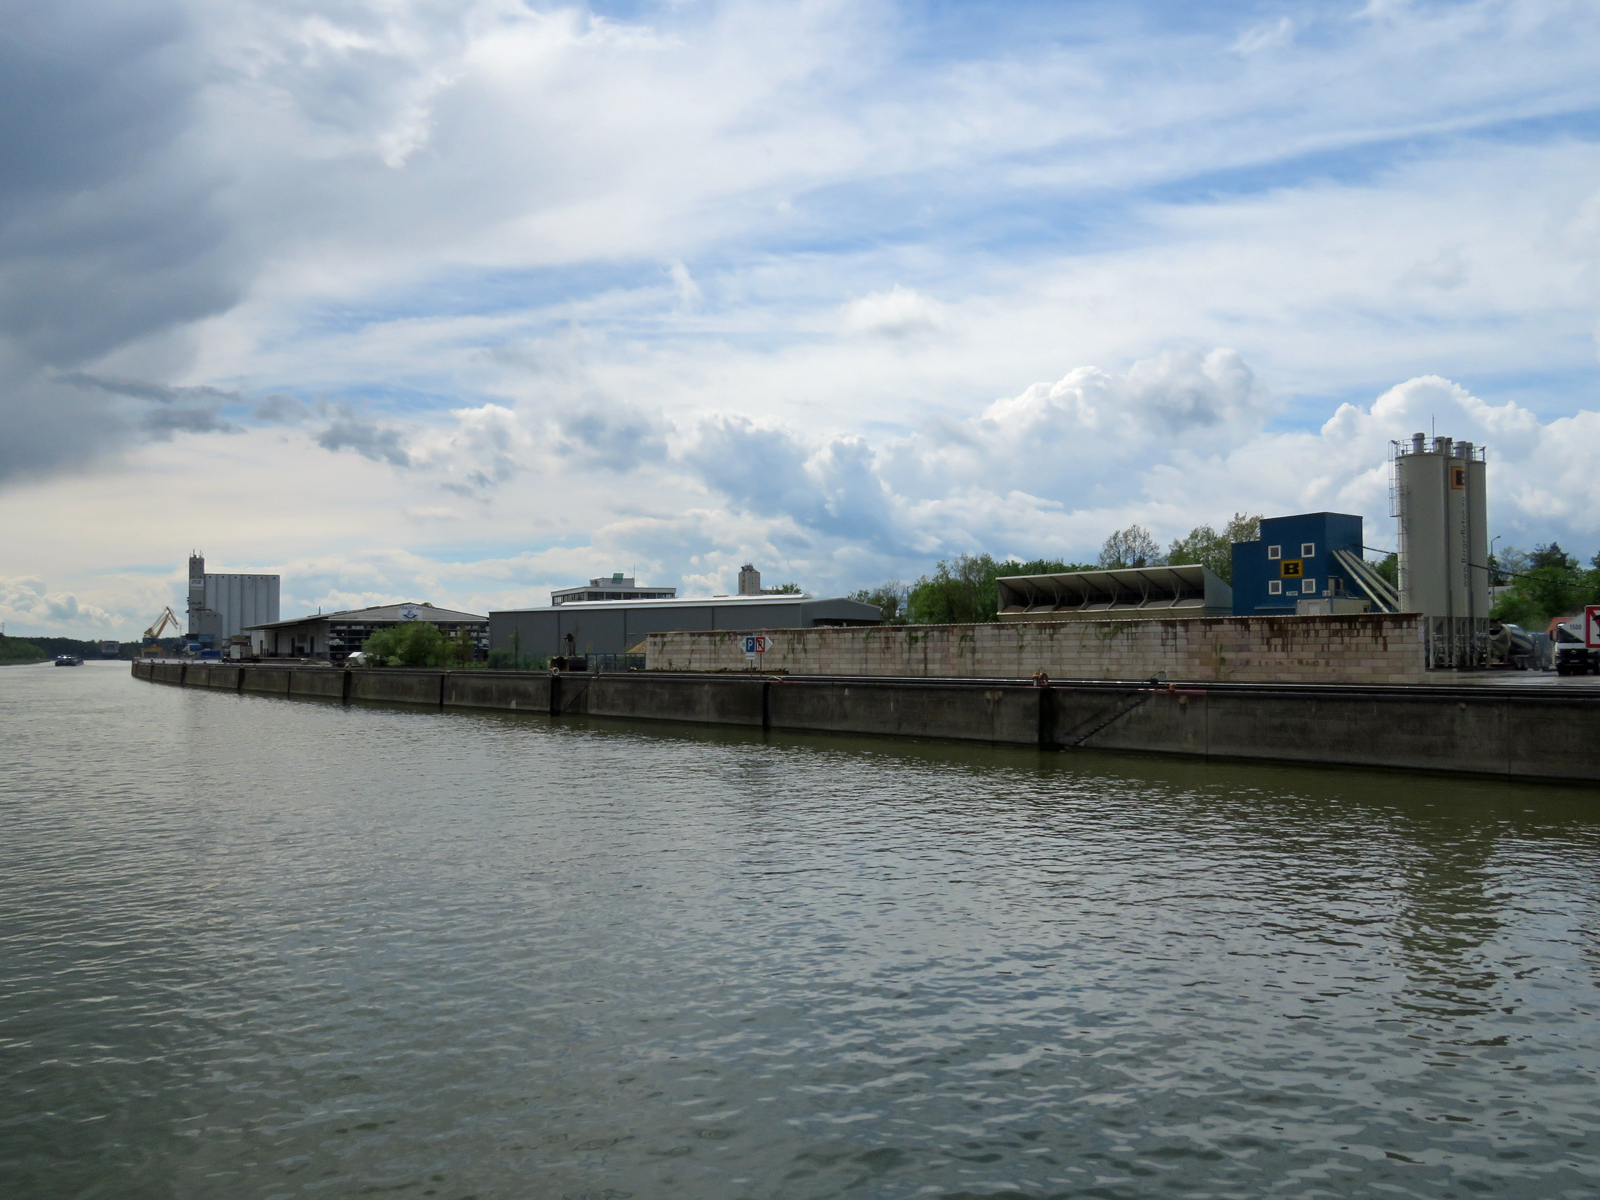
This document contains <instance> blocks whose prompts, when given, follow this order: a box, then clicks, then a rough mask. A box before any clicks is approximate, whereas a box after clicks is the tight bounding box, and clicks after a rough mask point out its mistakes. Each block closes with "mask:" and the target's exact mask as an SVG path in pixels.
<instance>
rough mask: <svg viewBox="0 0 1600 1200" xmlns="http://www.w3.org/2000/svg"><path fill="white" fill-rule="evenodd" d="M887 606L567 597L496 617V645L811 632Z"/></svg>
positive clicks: (546, 649)
mask: <svg viewBox="0 0 1600 1200" xmlns="http://www.w3.org/2000/svg"><path fill="white" fill-rule="evenodd" d="M882 620H883V613H882V610H880V609H879V608H877V607H876V606H874V605H871V604H863V603H861V601H859V600H846V599H843V598H835V599H829V600H824V599H816V598H813V597H811V596H808V595H805V594H804V593H798V594H792V595H781V596H770V595H758V596H714V597H712V598H710V599H671V600H622V601H617V600H606V601H593V602H577V601H571V600H568V601H565V602H563V603H561V604H552V605H551V606H550V607H549V608H524V609H515V610H512V611H508V612H492V613H490V614H489V645H490V647H491V648H492V649H494V650H507V651H511V652H513V653H516V654H518V655H535V656H540V657H542V656H545V655H569V654H626V653H628V652H629V651H631V650H632V649H633V648H634V647H635V646H637V645H638V644H639V643H640V642H641V641H643V640H644V637H645V635H646V634H650V633H673V632H676V631H679V630H712V629H727V630H735V631H739V632H745V631H748V632H752V633H754V632H759V631H761V630H765V629H811V628H814V627H816V626H821V625H877V624H880V623H881V622H882Z"/></svg>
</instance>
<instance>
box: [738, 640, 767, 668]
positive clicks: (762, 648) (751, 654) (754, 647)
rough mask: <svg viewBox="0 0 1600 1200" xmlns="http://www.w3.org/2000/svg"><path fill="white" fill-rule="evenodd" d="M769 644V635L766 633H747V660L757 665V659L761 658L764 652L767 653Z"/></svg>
mask: <svg viewBox="0 0 1600 1200" xmlns="http://www.w3.org/2000/svg"><path fill="white" fill-rule="evenodd" d="M767 645H768V641H767V635H766V634H764V633H749V634H746V635H745V639H744V657H745V661H746V662H748V663H749V664H750V665H751V666H752V667H754V666H755V665H756V660H757V659H758V658H760V656H761V655H763V654H765V653H766V652H767Z"/></svg>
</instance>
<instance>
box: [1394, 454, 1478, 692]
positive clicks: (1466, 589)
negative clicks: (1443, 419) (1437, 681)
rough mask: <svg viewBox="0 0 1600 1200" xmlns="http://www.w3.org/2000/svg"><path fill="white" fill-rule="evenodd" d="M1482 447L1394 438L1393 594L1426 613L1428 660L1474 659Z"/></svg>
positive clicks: (1443, 663)
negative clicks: (1396, 547) (1396, 533)
mask: <svg viewBox="0 0 1600 1200" xmlns="http://www.w3.org/2000/svg"><path fill="white" fill-rule="evenodd" d="M1482 454H1483V452H1482V450H1481V449H1479V448H1478V447H1476V446H1474V445H1473V444H1472V443H1471V442H1456V441H1454V440H1453V439H1451V438H1448V437H1436V438H1434V439H1433V444H1432V445H1431V446H1429V445H1428V444H1427V440H1426V438H1425V437H1424V436H1423V435H1422V434H1420V433H1419V434H1415V435H1413V437H1412V438H1411V441H1410V443H1409V444H1404V443H1402V444H1398V445H1397V446H1396V453H1395V460H1394V469H1395V497H1396V503H1397V507H1396V513H1397V515H1398V517H1399V520H1400V601H1401V607H1402V608H1403V609H1405V610H1407V611H1410V612H1418V613H1422V614H1423V615H1424V616H1425V617H1427V618H1428V626H1427V627H1428V661H1429V664H1430V665H1431V666H1434V667H1467V666H1473V665H1476V664H1477V663H1479V662H1480V661H1481V660H1482V657H1483V652H1484V649H1485V644H1486V643H1485V639H1486V638H1487V635H1488V617H1489V576H1488V570H1487V567H1488V561H1489V529H1488V520H1489V512H1488V498H1487V487H1486V479H1485V471H1486V468H1485V465H1484V462H1483V457H1482Z"/></svg>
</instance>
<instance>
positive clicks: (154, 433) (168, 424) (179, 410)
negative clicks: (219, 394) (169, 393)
mask: <svg viewBox="0 0 1600 1200" xmlns="http://www.w3.org/2000/svg"><path fill="white" fill-rule="evenodd" d="M139 428H140V429H142V430H143V431H144V432H145V433H146V434H147V435H149V437H150V438H151V439H152V440H154V441H160V442H166V441H171V440H172V435H173V434H175V433H243V432H244V430H243V429H241V428H240V427H239V426H237V425H235V424H234V423H233V422H231V421H227V420H224V419H223V417H222V406H221V405H220V404H213V405H209V406H205V407H198V408H197V407H188V406H183V405H173V406H171V407H168V408H152V409H150V410H149V411H147V412H146V413H145V414H144V416H143V417H141V418H140V420H139Z"/></svg>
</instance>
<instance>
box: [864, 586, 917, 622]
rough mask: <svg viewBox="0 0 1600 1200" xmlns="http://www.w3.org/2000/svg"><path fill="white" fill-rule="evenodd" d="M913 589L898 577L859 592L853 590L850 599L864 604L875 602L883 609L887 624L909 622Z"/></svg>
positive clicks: (884, 619) (884, 620)
mask: <svg viewBox="0 0 1600 1200" xmlns="http://www.w3.org/2000/svg"><path fill="white" fill-rule="evenodd" d="M910 593H911V589H910V588H908V587H907V586H906V585H905V584H903V583H901V582H900V581H899V580H898V579H889V580H885V581H884V582H883V583H880V584H879V585H878V586H877V587H874V588H862V589H861V590H860V591H858V592H851V593H850V599H852V600H859V601H861V602H862V603H863V604H875V605H877V607H878V608H880V609H882V610H883V623H884V624H885V625H906V624H909V623H910V621H909V618H908V613H909V612H910V599H909V597H910Z"/></svg>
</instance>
